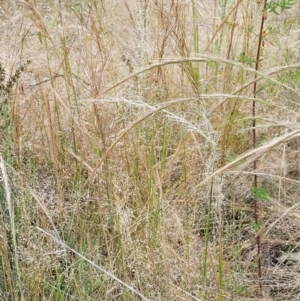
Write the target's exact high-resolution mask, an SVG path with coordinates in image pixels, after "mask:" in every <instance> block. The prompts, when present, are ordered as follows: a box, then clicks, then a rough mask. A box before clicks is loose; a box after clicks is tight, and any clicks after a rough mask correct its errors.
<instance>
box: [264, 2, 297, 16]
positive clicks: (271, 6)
mask: <svg viewBox="0 0 300 301" xmlns="http://www.w3.org/2000/svg"><path fill="white" fill-rule="evenodd" d="M295 3H296V1H293V0H278V1H271V2H270V3H268V4H267V6H266V11H268V12H271V13H275V14H277V15H279V14H280V13H282V12H283V11H285V10H287V9H290V8H292V6H293V5H294V4H295ZM278 9H280V12H278V11H277V10H278Z"/></svg>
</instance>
